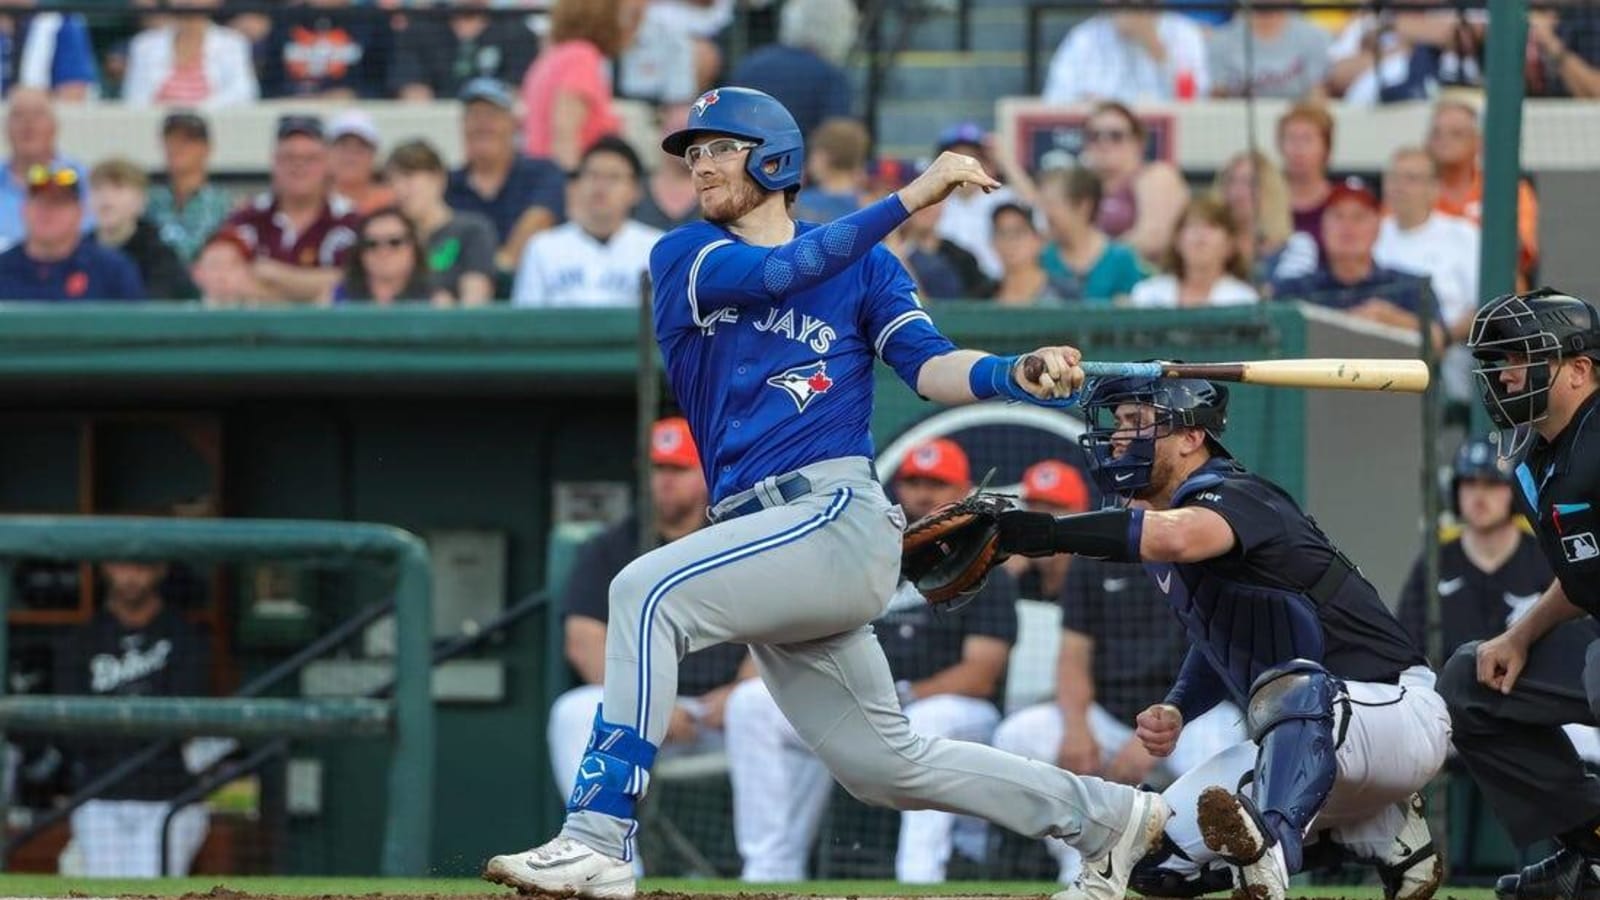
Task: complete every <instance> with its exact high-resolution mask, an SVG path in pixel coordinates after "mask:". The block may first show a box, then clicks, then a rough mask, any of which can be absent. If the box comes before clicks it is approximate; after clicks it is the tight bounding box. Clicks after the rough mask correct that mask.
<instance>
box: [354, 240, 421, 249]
mask: <svg viewBox="0 0 1600 900" xmlns="http://www.w3.org/2000/svg"><path fill="white" fill-rule="evenodd" d="M409 243H410V241H408V240H406V239H405V238H403V237H387V238H362V239H361V249H363V250H376V249H378V248H379V247H387V248H389V249H390V250H398V249H400V248H401V247H404V246H405V245H407V244H409Z"/></svg>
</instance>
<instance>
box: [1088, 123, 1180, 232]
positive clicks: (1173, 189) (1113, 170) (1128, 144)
mask: <svg viewBox="0 0 1600 900" xmlns="http://www.w3.org/2000/svg"><path fill="white" fill-rule="evenodd" d="M1145 138H1146V134H1145V130H1144V123H1143V122H1141V121H1139V118H1138V117H1137V116H1135V115H1134V114H1133V110H1130V109H1128V108H1127V107H1126V106H1123V105H1122V104H1121V103H1111V102H1107V103H1100V104H1098V105H1096V106H1095V108H1094V110H1093V111H1092V112H1091V113H1089V121H1088V124H1087V125H1086V126H1085V127H1084V131H1083V139H1084V147H1083V161H1084V164H1085V165H1086V166H1087V167H1088V168H1089V170H1090V171H1092V172H1094V173H1095V174H1096V175H1098V176H1100V182H1101V184H1102V185H1103V186H1104V191H1103V194H1102V196H1101V199H1100V212H1099V214H1098V215H1097V216H1096V218H1095V224H1096V225H1098V226H1099V227H1100V230H1101V231H1104V232H1105V233H1106V234H1107V235H1110V236H1111V237H1114V238H1116V239H1118V240H1120V241H1122V242H1123V243H1126V244H1128V245H1130V246H1132V247H1133V249H1135V250H1137V251H1139V255H1140V256H1142V257H1144V258H1145V259H1146V260H1159V259H1161V258H1162V257H1164V256H1165V255H1166V253H1167V248H1168V247H1169V246H1170V245H1171V243H1172V229H1173V227H1174V226H1175V225H1177V224H1178V216H1179V215H1181V214H1182V213H1183V208H1184V207H1185V206H1187V205H1188V203H1189V186H1188V185H1187V184H1185V183H1184V180H1183V176H1182V175H1180V174H1179V173H1178V170H1177V168H1176V167H1175V166H1173V165H1172V163H1169V162H1163V161H1161V160H1150V159H1146V158H1145Z"/></svg>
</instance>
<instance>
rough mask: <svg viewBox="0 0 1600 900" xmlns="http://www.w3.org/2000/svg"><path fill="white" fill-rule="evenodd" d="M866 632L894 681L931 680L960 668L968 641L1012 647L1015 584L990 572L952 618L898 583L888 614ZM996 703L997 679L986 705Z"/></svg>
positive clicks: (998, 696) (998, 694)
mask: <svg viewBox="0 0 1600 900" xmlns="http://www.w3.org/2000/svg"><path fill="white" fill-rule="evenodd" d="M913 598H914V599H913ZM872 630H873V631H874V632H876V633H877V635H878V643H880V644H882V645H883V655H884V656H885V657H887V658H888V660H889V671H890V672H892V673H893V674H894V677H895V680H896V681H921V680H922V679H924V678H931V677H933V676H934V675H936V674H938V673H940V672H942V671H944V670H945V669H948V668H950V667H951V666H954V665H956V664H957V663H959V662H961V654H962V645H963V644H965V643H966V640H967V638H968V637H969V636H981V637H992V638H997V639H999V640H1002V641H1004V642H1005V643H1006V644H1007V645H1008V646H1009V645H1011V644H1014V643H1016V641H1017V581H1016V579H1015V578H1012V577H1011V573H1010V572H1007V571H1006V570H1004V569H995V570H993V571H991V572H990V573H989V581H988V583H986V584H985V585H984V586H983V589H982V590H981V591H979V592H978V596H976V597H974V598H973V599H972V602H970V603H968V604H967V605H966V606H964V607H962V608H960V609H958V610H956V611H954V612H949V611H946V610H939V609H936V608H935V607H934V606H933V604H931V603H928V602H927V601H925V600H922V599H921V598H920V597H916V596H915V591H914V590H912V589H911V588H910V587H909V586H908V585H906V584H904V583H902V584H901V586H900V592H899V593H897V594H896V595H895V598H894V600H893V601H892V602H891V603H890V604H889V611H888V612H886V613H884V614H883V615H881V616H879V617H878V618H877V619H876V620H874V621H873V623H872ZM1002 697H1004V679H1003V678H1002V679H1001V681H1000V683H999V684H997V685H996V688H995V696H994V697H993V698H991V699H993V700H994V701H995V702H996V703H998V702H999V701H1000V700H1001V698H1002Z"/></svg>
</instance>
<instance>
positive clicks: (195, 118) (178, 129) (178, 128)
mask: <svg viewBox="0 0 1600 900" xmlns="http://www.w3.org/2000/svg"><path fill="white" fill-rule="evenodd" d="M174 134H181V135H184V136H185V137H191V138H194V139H195V140H197V141H206V142H210V140H211V126H210V125H207V124H206V120H205V117H204V116H202V115H200V114H199V113H197V112H195V111H193V110H188V109H180V110H177V111H175V112H170V113H167V117H166V118H165V119H162V120H161V136H162V137H168V136H170V135H174Z"/></svg>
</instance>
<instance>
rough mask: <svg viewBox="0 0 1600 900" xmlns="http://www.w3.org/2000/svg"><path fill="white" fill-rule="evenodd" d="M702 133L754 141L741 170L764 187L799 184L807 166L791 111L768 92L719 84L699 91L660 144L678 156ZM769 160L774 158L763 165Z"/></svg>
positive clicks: (804, 148) (803, 146)
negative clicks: (685, 120)
mask: <svg viewBox="0 0 1600 900" xmlns="http://www.w3.org/2000/svg"><path fill="white" fill-rule="evenodd" d="M702 134H726V135H732V136H733V137H737V138H743V139H745V140H747V141H755V142H757V143H759V144H760V145H761V146H759V147H756V148H755V149H753V150H751V151H750V159H749V161H748V162H746V163H745V171H747V172H749V173H750V177H751V178H754V179H755V180H756V184H759V185H761V187H763V188H765V189H766V190H769V191H782V190H787V189H789V188H792V187H799V186H800V176H801V175H802V174H803V173H804V172H805V167H806V143H805V136H804V135H802V134H801V133H800V126H799V125H798V124H796V123H795V120H794V116H792V115H790V114H789V111H788V110H787V109H784V108H783V104H782V103H779V102H778V101H777V100H775V99H773V97H772V96H771V95H770V94H764V93H762V92H761V91H757V90H752V89H751V88H741V87H719V88H712V89H711V90H709V91H706V92H705V93H704V94H701V95H700V97H699V99H697V100H695V101H694V105H693V106H691V107H690V108H689V121H688V123H687V124H686V125H684V127H683V128H680V129H678V130H677V131H674V132H673V133H671V134H669V135H667V137H666V139H665V140H663V141H662V142H661V149H663V150H665V151H667V152H668V153H670V154H672V155H673V156H682V155H683V152H684V151H685V150H687V149H689V145H690V144H692V143H694V140H695V138H697V137H699V136H700V135H702ZM768 163H776V164H777V166H776V167H775V168H774V169H773V171H771V172H768V171H767V164H768Z"/></svg>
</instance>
